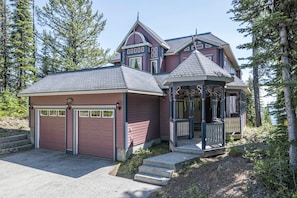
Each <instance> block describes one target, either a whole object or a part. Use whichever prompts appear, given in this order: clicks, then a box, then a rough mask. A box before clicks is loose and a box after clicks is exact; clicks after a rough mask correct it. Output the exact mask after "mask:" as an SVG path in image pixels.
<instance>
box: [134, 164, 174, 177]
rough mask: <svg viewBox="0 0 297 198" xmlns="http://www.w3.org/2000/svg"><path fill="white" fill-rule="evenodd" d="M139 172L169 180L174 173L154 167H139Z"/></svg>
mask: <svg viewBox="0 0 297 198" xmlns="http://www.w3.org/2000/svg"><path fill="white" fill-rule="evenodd" d="M138 169H139V172H140V173H146V174H150V175H158V176H162V177H168V178H171V177H172V174H173V172H174V170H173V169H168V168H161V167H156V166H148V165H141V166H139V168H138Z"/></svg>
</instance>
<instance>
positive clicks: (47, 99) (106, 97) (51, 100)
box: [30, 93, 124, 149]
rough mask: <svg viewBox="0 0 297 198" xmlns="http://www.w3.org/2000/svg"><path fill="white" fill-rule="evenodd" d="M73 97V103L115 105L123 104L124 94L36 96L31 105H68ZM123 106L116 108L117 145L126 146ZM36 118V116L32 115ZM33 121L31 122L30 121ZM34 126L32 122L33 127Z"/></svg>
mask: <svg viewBox="0 0 297 198" xmlns="http://www.w3.org/2000/svg"><path fill="white" fill-rule="evenodd" d="M67 98H73V103H72V105H115V104H116V103H117V102H119V103H120V104H121V105H123V94H121V93H119V94H86V95H61V96H34V97H31V106H32V105H33V106H38V105H43V106H54V105H66V99H67ZM68 113H69V114H68V115H69V116H68V133H67V134H68V137H67V140H68V145H67V148H68V149H72V126H73V123H72V109H70V110H68ZM123 115H124V113H123V108H122V109H121V110H118V109H117V110H116V118H117V120H116V123H117V126H116V130H117V131H116V133H117V134H116V135H117V139H116V146H117V147H119V148H124V141H123V139H124V121H123V117H124V116H123ZM32 118H34V116H32ZM30 123H31V122H30ZM32 126H34V124H33V123H31V127H32Z"/></svg>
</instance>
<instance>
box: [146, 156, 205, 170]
mask: <svg viewBox="0 0 297 198" xmlns="http://www.w3.org/2000/svg"><path fill="white" fill-rule="evenodd" d="M198 158H200V155H194V154H188V153H179V152H171V153H167V154H163V155H159V156H155V157H150V158H147V159H144V160H143V164H144V165H149V166H156V167H161V168H167V169H172V170H174V171H178V170H180V169H181V168H183V166H184V165H185V164H188V163H191V162H193V161H195V160H196V159H198Z"/></svg>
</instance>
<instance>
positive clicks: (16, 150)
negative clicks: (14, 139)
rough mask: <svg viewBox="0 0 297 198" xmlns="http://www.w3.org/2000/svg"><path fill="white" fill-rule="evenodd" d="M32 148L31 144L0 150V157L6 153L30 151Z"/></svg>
mask: <svg viewBox="0 0 297 198" xmlns="http://www.w3.org/2000/svg"><path fill="white" fill-rule="evenodd" d="M32 148H33V144H26V145H22V146H17V147H13V148H6V149H1V150H0V155H2V154H7V153H15V152H20V151H26V150H30V149H32Z"/></svg>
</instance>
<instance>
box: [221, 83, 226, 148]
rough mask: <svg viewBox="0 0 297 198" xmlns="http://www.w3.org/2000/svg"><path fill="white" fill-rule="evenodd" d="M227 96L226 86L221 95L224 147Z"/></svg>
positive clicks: (224, 140)
mask: <svg viewBox="0 0 297 198" xmlns="http://www.w3.org/2000/svg"><path fill="white" fill-rule="evenodd" d="M225 95H226V91H225V86H223V93H222V95H221V121H222V123H223V146H225V142H226V134H225V121H224V118H225Z"/></svg>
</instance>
